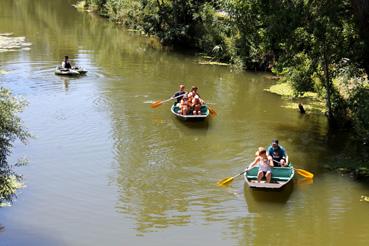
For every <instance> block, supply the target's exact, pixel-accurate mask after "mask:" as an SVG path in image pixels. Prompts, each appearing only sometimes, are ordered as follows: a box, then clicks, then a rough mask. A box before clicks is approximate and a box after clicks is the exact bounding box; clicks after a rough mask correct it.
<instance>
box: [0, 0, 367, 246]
mask: <svg viewBox="0 0 369 246" xmlns="http://www.w3.org/2000/svg"><path fill="white" fill-rule="evenodd" d="M0 3H1V8H0V33H4V32H13V33H14V35H15V36H25V37H26V39H27V41H29V42H32V44H33V45H32V46H31V50H29V51H19V52H7V53H0V69H2V70H5V71H7V73H6V74H3V75H0V85H1V86H4V87H7V88H10V89H11V90H12V91H13V92H14V94H15V95H17V96H21V97H23V98H25V99H26V100H27V101H28V102H29V106H28V107H27V108H26V110H25V112H24V113H23V114H22V115H21V117H22V119H23V120H24V123H25V125H26V126H27V127H28V129H29V130H30V132H31V133H32V134H33V135H34V136H35V137H34V138H33V139H31V140H30V141H29V144H28V145H27V146H23V145H21V144H19V143H17V144H16V147H15V149H14V154H13V156H12V159H13V160H15V159H16V158H19V157H22V156H26V157H27V158H28V159H29V162H30V163H29V165H28V166H27V167H24V168H20V169H19V172H20V173H22V174H23V175H24V180H25V184H26V185H27V187H26V188H25V189H22V190H21V191H20V192H19V194H18V199H17V200H16V201H15V203H14V204H13V206H12V207H8V208H2V209H0V225H1V226H0V245H102V244H106V245H122V244H123V243H132V244H136V245H174V244H177V245H188V244H191V245H209V244H212V245H264V244H278V245H280V244H285V245H295V244H297V243H298V244H302V245H324V244H329V245H345V244H352V245H367V244H369V234H368V231H369V225H368V220H369V204H368V203H365V202H360V196H361V195H369V191H368V187H367V186H365V185H363V184H360V183H357V182H354V181H353V180H352V179H350V178H349V177H342V176H337V175H335V174H330V173H326V172H324V169H323V165H325V164H339V163H340V162H349V161H350V160H351V159H352V158H354V157H352V156H350V155H347V154H344V153H345V152H344V151H345V150H346V149H347V144H345V142H344V141H343V140H344V139H343V140H342V136H334V135H331V134H328V128H327V122H326V119H325V117H324V116H320V115H305V116H301V115H299V113H298V111H297V110H291V109H288V108H285V107H283V106H284V105H285V102H283V101H282V100H281V98H280V97H279V96H276V95H272V94H269V93H267V92H265V91H264V90H263V89H264V88H267V87H268V86H269V85H271V84H272V83H273V82H272V81H270V80H267V79H265V78H264V76H265V74H257V73H246V72H236V71H232V69H230V68H228V67H219V66H207V65H199V64H198V63H197V60H196V58H193V57H191V56H186V55H183V54H176V53H172V52H166V51H161V50H157V49H153V48H151V45H150V42H149V41H148V39H147V38H146V37H142V36H138V35H137V34H134V33H131V32H127V31H125V30H122V29H121V28H119V27H116V26H114V25H112V24H111V23H108V22H107V21H106V20H103V19H100V18H98V17H95V16H93V15H91V14H88V13H79V12H78V11H77V10H75V9H74V8H73V7H71V6H70V4H69V1H61V0H54V1H47V0H37V1H26V0H0ZM64 55H69V56H70V58H71V60H72V62H73V63H75V64H79V65H81V66H83V67H85V68H86V69H87V70H88V71H89V72H88V74H87V76H84V77H80V78H63V77H58V76H55V75H54V73H53V72H54V68H55V66H56V65H57V64H59V63H60V62H61V60H62V57H63V56H64ZM182 81H183V82H184V83H185V84H186V85H187V87H190V86H191V85H197V86H198V87H199V92H200V94H201V96H202V97H203V98H205V99H206V100H207V101H208V102H211V103H214V104H212V107H213V108H214V109H215V110H216V111H217V113H218V116H217V117H215V118H212V119H210V120H209V121H206V122H204V123H202V124H184V123H183V122H180V121H178V120H177V119H175V118H174V117H173V116H172V115H171V114H170V111H169V107H170V104H164V105H162V106H160V107H159V108H157V109H151V108H150V107H149V105H150V103H151V102H152V101H153V100H157V99H166V98H168V97H169V96H170V95H171V94H172V93H173V92H174V91H175V90H176V89H177V87H178V84H179V83H180V82H182ZM273 138H278V139H280V142H281V144H282V145H283V146H284V147H286V148H287V151H288V153H289V156H290V159H291V160H292V161H293V162H294V163H295V166H296V167H298V168H304V169H307V170H309V171H312V172H314V173H315V175H316V176H315V179H314V182H313V183H308V182H304V181H303V180H301V179H296V180H295V182H294V184H293V185H292V186H291V187H288V188H287V189H285V190H284V191H282V192H279V193H275V192H274V193H271V192H255V191H250V190H249V189H248V187H246V186H244V183H243V180H242V178H238V179H236V180H235V181H234V182H233V184H232V186H230V187H227V188H219V187H217V186H216V185H215V183H216V181H218V180H219V179H222V178H224V177H227V176H232V175H234V174H237V173H239V172H240V171H242V170H243V168H244V167H245V166H246V164H248V163H250V162H251V161H252V159H253V156H254V153H255V151H256V149H257V147H258V146H265V145H267V144H268V143H270V141H271V139H273Z"/></svg>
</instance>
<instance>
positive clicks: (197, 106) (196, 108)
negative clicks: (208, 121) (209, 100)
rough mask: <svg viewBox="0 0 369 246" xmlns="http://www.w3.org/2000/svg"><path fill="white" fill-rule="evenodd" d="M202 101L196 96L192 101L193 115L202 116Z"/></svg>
mask: <svg viewBox="0 0 369 246" xmlns="http://www.w3.org/2000/svg"><path fill="white" fill-rule="evenodd" d="M201 105H202V104H201V101H200V97H199V96H198V95H195V96H194V98H193V99H192V108H193V111H192V114H193V115H200V114H201Z"/></svg>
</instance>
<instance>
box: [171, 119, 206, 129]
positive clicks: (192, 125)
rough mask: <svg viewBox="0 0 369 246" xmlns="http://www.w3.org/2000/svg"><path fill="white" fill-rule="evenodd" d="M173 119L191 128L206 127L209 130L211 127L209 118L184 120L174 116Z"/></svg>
mask: <svg viewBox="0 0 369 246" xmlns="http://www.w3.org/2000/svg"><path fill="white" fill-rule="evenodd" d="M173 121H174V122H175V124H176V125H183V126H185V127H187V128H189V129H204V130H208V129H209V127H210V124H209V119H205V120H203V121H183V120H180V119H177V118H176V117H174V116H173Z"/></svg>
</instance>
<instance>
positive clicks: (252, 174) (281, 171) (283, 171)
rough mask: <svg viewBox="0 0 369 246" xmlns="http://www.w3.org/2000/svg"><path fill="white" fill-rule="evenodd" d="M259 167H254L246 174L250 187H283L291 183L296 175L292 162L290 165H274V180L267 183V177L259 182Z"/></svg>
mask: <svg viewBox="0 0 369 246" xmlns="http://www.w3.org/2000/svg"><path fill="white" fill-rule="evenodd" d="M258 171H259V167H253V168H252V169H251V170H249V171H248V172H247V173H245V174H244V178H245V181H246V183H247V184H248V186H249V187H250V188H256V189H281V188H283V187H284V186H286V185H287V184H288V183H290V182H291V181H292V179H293V177H294V176H295V170H294V168H293V167H292V165H291V164H290V165H289V166H288V167H273V168H272V180H271V182H270V183H266V182H265V179H264V180H261V182H260V183H259V182H258V181H257V173H258Z"/></svg>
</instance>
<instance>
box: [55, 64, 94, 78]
mask: <svg viewBox="0 0 369 246" xmlns="http://www.w3.org/2000/svg"><path fill="white" fill-rule="evenodd" d="M86 73H87V71H86V70H84V69H83V68H79V67H74V68H70V69H68V68H62V67H60V66H58V67H56V69H55V74H56V75H65V76H78V75H84V74H86Z"/></svg>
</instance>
